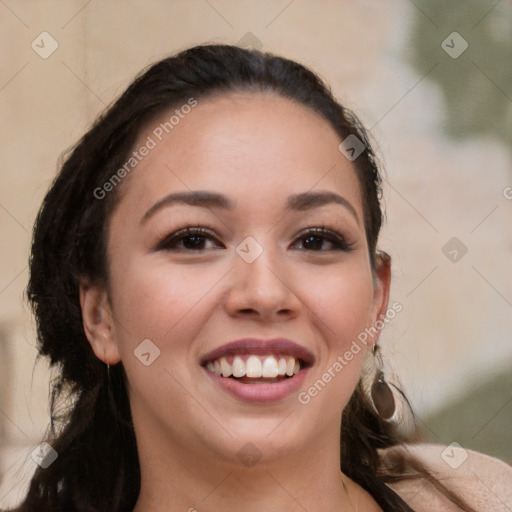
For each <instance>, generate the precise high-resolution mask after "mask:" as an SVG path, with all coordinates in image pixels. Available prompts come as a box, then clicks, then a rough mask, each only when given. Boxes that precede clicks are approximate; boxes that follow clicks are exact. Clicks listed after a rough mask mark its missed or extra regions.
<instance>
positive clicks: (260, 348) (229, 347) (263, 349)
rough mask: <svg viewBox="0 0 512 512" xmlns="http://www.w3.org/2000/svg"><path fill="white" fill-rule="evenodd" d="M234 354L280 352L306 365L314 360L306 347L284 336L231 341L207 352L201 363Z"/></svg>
mask: <svg viewBox="0 0 512 512" xmlns="http://www.w3.org/2000/svg"><path fill="white" fill-rule="evenodd" d="M236 354H255V355H267V354H276V355H279V354H282V355H288V356H293V357H295V358H296V359H301V360H302V361H304V363H306V364H307V365H308V366H310V365H312V364H313V363H314V361H315V357H314V356H313V354H312V353H311V352H310V351H309V350H308V349H307V348H306V347H303V346H302V345H299V344H298V343H295V342H294V341H291V340H288V339H286V338H274V339H271V340H262V339H257V338H244V339H241V340H236V341H231V342H229V343H226V344H225V345H222V346H220V347H217V348H216V349H214V350H212V351H210V352H208V353H207V354H205V355H204V356H202V357H201V365H205V364H206V363H207V362H208V361H213V360H215V359H220V358H221V357H225V356H229V355H236Z"/></svg>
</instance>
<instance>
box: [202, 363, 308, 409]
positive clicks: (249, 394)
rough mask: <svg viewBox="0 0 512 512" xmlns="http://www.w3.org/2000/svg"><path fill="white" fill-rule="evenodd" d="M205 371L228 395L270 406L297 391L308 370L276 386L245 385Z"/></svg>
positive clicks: (275, 384)
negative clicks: (271, 403)
mask: <svg viewBox="0 0 512 512" xmlns="http://www.w3.org/2000/svg"><path fill="white" fill-rule="evenodd" d="M204 371H205V372H206V373H207V374H208V375H209V376H210V378H211V379H212V380H213V382H215V383H216V384H217V385H218V386H220V387H221V388H222V389H223V390H224V391H225V392H226V393H228V394H230V395H231V396H233V397H235V398H237V399H239V400H242V401H244V402H251V403H261V404H268V403H270V402H279V401H280V400H283V399H284V398H286V397H287V396H289V395H291V394H292V393H293V392H294V391H297V390H298V389H299V387H300V386H301V384H302V383H303V382H304V379H305V377H306V373H307V372H308V368H304V369H302V370H301V371H300V372H299V373H297V374H296V375H294V376H293V377H289V378H287V379H286V380H282V381H280V382H275V383H274V384H243V383H242V382H239V381H237V380H235V379H232V378H230V377H221V376H220V375H217V374H216V373H213V372H211V371H210V370H208V369H206V368H204Z"/></svg>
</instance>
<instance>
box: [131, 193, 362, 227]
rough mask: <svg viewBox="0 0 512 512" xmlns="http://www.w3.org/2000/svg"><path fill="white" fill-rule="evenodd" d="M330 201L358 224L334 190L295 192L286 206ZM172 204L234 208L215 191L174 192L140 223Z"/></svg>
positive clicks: (313, 205)
mask: <svg viewBox="0 0 512 512" xmlns="http://www.w3.org/2000/svg"><path fill="white" fill-rule="evenodd" d="M332 203H334V204H339V205H341V206H344V207H345V208H346V209H347V210H348V211H349V212H350V213H351V214H352V215H353V216H354V218H355V219H356V221H357V223H358V224H359V216H358V215H357V211H356V209H355V208H354V207H353V206H352V204H351V203H350V202H349V201H348V200H347V199H345V198H344V197H343V196H340V195H339V194H336V193H334V192H303V193H301V194H295V195H292V196H290V197H289V198H288V200H287V202H286V207H287V208H288V209H290V210H296V211H305V210H311V209H313V208H319V207H321V206H325V205H327V204H332ZM174 204H187V205H190V206H197V207H200V208H208V209H209V208H221V209H224V210H233V209H234V208H235V202H234V201H232V200H231V199H229V198H228V197H226V196H224V195H222V194H219V193H217V192H209V191H203V190H194V191H191V192H175V193H172V194H169V195H167V196H165V197H163V198H162V199H159V200H158V201H157V202H156V203H155V204H154V205H153V206H151V208H149V210H147V211H146V213H145V214H144V215H143V216H142V218H141V220H140V223H141V224H143V223H145V222H146V221H147V220H148V219H149V218H150V217H152V216H153V215H154V214H155V213H156V212H157V211H159V210H161V209H162V208H165V207H168V206H171V205H174Z"/></svg>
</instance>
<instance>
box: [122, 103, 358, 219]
mask: <svg viewBox="0 0 512 512" xmlns="http://www.w3.org/2000/svg"><path fill="white" fill-rule="evenodd" d="M196 101H197V104H196V105H195V106H194V107H193V108H187V109H185V108H184V109H182V110H181V109H180V107H179V106H178V107H173V108H172V109H170V110H168V111H165V112H163V113H162V114H161V115H160V116H158V117H156V118H155V119H154V120H152V121H151V122H150V123H149V124H148V125H147V126H146V127H145V128H144V130H143V131H142V132H141V134H140V136H139V137H138V140H137V142H136V144H135V149H137V148H139V147H142V146H143V145H145V144H147V145H148V146H149V145H151V146H152V148H151V150H150V151H148V152H147V154H146V156H145V157H144V158H142V159H141V161H140V162H139V163H138V164H137V166H136V167H135V168H134V170H133V171H132V173H131V174H130V176H129V179H127V180H126V181H127V182H126V183H124V184H123V185H124V186H123V188H126V190H124V191H123V196H125V199H130V202H131V203H132V205H135V204H138V205H144V206H148V207H149V206H151V205H150V204H148V203H149V202H150V201H155V200H157V199H158V198H159V197H161V196H163V195H165V194H166V193H169V192H172V191H176V190H180V191H190V190H191V189H192V190H222V191H223V193H225V194H226V195H228V196H233V197H239V198H240V199H241V202H239V201H237V204H244V202H247V201H252V202H255V201H257V202H259V205H260V206H261V207H263V206H267V207H268V206H269V205H270V204H278V203H277V202H276V201H278V198H279V196H280V195H286V196H288V195H290V194H292V193H303V192H306V191H308V190H313V189H322V190H333V191H336V192H338V193H342V194H343V195H345V196H350V197H351V200H352V201H353V202H354V203H355V204H354V207H356V209H357V210H358V211H360V210H361V209H362V205H361V204H360V202H361V200H360V192H359V184H358V180H357V176H356V173H355V170H354V167H353V164H352V163H351V162H350V161H348V160H347V159H346V158H345V157H344V156H343V155H342V154H341V153H340V151H339V150H338V146H339V144H340V142H341V140H340V137H339V136H338V135H337V133H336V132H335V131H334V129H333V128H332V127H331V126H330V124H329V123H328V122H327V121H326V120H325V119H324V118H323V117H321V116H320V115H319V114H317V113H316V112H314V111H313V110H311V109H310V108H308V107H306V106H304V105H300V104H298V103H296V102H294V101H292V100H289V99H286V98H283V97H281V96H278V95H276V94H275V93H228V94H222V95H217V96H214V97H209V98H206V99H203V100H201V99H198V100H196ZM270 199H272V202H269V201H270ZM121 202H124V200H122V201H121Z"/></svg>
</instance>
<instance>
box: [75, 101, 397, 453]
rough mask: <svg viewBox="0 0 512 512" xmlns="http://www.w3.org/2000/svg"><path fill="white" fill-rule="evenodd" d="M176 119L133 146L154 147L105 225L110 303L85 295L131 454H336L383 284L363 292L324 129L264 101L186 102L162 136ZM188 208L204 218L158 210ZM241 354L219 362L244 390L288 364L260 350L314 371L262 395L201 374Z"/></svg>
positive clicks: (342, 168)
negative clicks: (322, 448) (121, 387)
mask: <svg viewBox="0 0 512 512" xmlns="http://www.w3.org/2000/svg"><path fill="white" fill-rule="evenodd" d="M184 110H187V111H188V109H184ZM173 113H174V110H173V111H172V112H166V113H165V114H164V115H162V116H161V118H159V119H157V120H156V121H154V123H152V124H151V125H150V126H148V128H147V130H146V131H144V133H142V134H141V135H140V137H139V140H138V142H137V143H136V145H135V150H138V149H139V148H141V147H142V146H144V145H146V146H147V147H149V146H153V144H152V143H151V142H149V141H150V139H151V140H152V141H153V142H154V143H155V147H151V148H150V149H149V150H148V151H140V152H139V156H141V154H142V153H143V152H144V153H147V154H146V156H144V157H141V158H140V162H139V163H138V164H137V166H136V167H135V169H134V170H132V171H131V172H130V174H129V176H127V177H126V178H125V182H124V183H122V185H121V186H122V190H121V192H122V193H121V199H120V202H119V204H118V206H117V207H116V209H115V211H114V213H113V215H112V217H111V221H110V229H109V236H108V255H109V262H110V263H109V264H110V268H109V270H110V283H109V284H110V286H109V288H110V289H109V295H106V292H103V291H101V290H98V289H94V288H89V289H88V290H85V289H84V290H82V307H83V310H84V321H85V325H86V332H87V334H88V337H89V340H90V341H91V344H92V346H93V349H94V350H95V353H96V355H97V356H98V357H100V358H101V359H102V360H104V361H105V362H109V363H110V364H115V363H116V362H118V361H122V363H123V366H124V368H125V370H126V374H127V378H128V383H127V385H128V392H129V397H130V403H131V407H132V414H133V418H134V424H135V429H136V433H137V440H138V444H139V449H140V448H147V449H148V450H151V447H153V449H154V450H161V451H165V450H170V451H171V452H174V455H176V453H178V452H179V451H180V450H182V449H185V448H186V451H187V453H188V454H189V455H190V453H194V450H196V453H197V454H204V453H205V450H206V451H207V452H208V453H209V452H214V453H215V454H216V457H217V459H218V460H221V459H226V460H228V459H229V460H230V461H233V460H235V461H236V460H237V459H236V456H237V453H238V454H239V457H240V453H243V452H240V450H241V448H242V447H243V446H244V445H246V443H249V442H250V443H252V445H251V447H250V448H247V446H246V448H245V450H246V451H247V450H249V451H251V450H257V451H258V453H260V454H262V457H263V459H264V460H265V459H268V460H270V459H271V458H272V457H275V456H278V455H279V454H282V453H283V452H286V451H287V450H288V452H287V453H292V452H293V451H294V450H295V451H296V450H304V449H306V448H307V449H315V447H316V448H318V446H319V444H322V443H325V441H326V440H327V439H333V436H334V439H337V438H338V436H339V422H340V415H341V412H342V410H343V407H344V406H345V405H346V403H347V401H348V399H349V397H350V395H351V393H352V391H353V389H354V387H355V385H356V383H357V381H358V378H359V375H360V371H361V365H362V361H363V356H364V353H365V348H366V347H365V346H364V344H363V343H362V342H360V341H357V337H358V335H360V334H361V333H362V332H364V331H365V329H366V328H368V327H371V326H373V325H374V324H375V322H376V320H377V319H378V317H379V314H381V313H383V312H384V310H385V307H386V302H387V290H388V286H389V282H388V277H389V276H388V269H387V268H383V269H377V271H376V272H377V275H376V276H375V277H376V281H375V283H374V282H373V281H372V271H371V267H370V262H369V255H368V246H367V241H366V236H365V227H364V223H363V205H362V198H361V192H360V187H359V184H358V180H357V177H356V174H355V171H354V167H353V164H352V163H351V162H350V161H349V160H347V159H346V158H345V157H344V156H343V154H342V153H341V152H340V151H339V149H338V146H339V144H340V142H341V140H340V139H339V137H338V136H337V134H336V133H335V132H334V131H333V129H332V128H331V127H330V126H329V124H328V123H327V122H326V121H325V120H323V119H322V118H321V117H319V116H318V115H317V114H315V113H314V112H312V111H311V110H309V109H307V108H306V107H304V106H302V105H298V104H296V103H294V102H291V101H289V100H287V99H283V98H281V97H278V96H276V95H274V94H269V95H263V94H249V93H247V94H235V93H232V94H228V95H223V96H220V97H216V98H211V99H206V100H199V101H198V102H197V106H195V107H194V108H192V109H190V112H189V113H187V114H186V115H185V114H182V116H180V118H179V122H178V123H176V124H173V125H172V129H169V126H170V125H167V130H168V132H169V133H166V132H165V130H163V128H162V125H161V123H165V122H166V121H168V120H169V118H170V117H171V116H172V115H173ZM174 121H176V120H174ZM158 128H160V129H159V130H158ZM155 134H160V135H159V137H157V136H156V135H155ZM148 137H149V138H150V139H148ZM159 138H161V140H159ZM118 186H119V185H118ZM198 191H200V192H202V193H209V194H212V195H214V196H215V197H214V199H215V200H213V199H212V200H211V201H206V200H204V201H200V200H198V199H196V200H195V201H194V200H192V199H189V200H187V201H173V200H172V195H173V194H177V193H179V194H182V195H183V197H189V195H191V194H192V193H193V192H198ZM327 194H329V195H327ZM221 196H222V197H221ZM219 198H221V199H219ZM332 198H336V200H332ZM186 227H191V228H192V232H190V233H186V232H185V233H184V232H181V234H179V232H180V231H182V230H183V229H184V228H186ZM323 228H325V230H326V233H320V232H319V230H321V229H323ZM197 229H200V230H203V232H200V233H197ZM175 234H176V236H174V235H175ZM88 299H92V300H88ZM95 302H99V303H100V304H101V307H100V308H97V310H96V311H95V312H94V314H93V313H91V314H89V312H90V311H93V309H94V308H93V306H92V305H93V304H94V303H95ZM89 306H90V307H89ZM110 319H113V320H112V322H111V320H110ZM247 338H256V339H258V340H260V343H259V345H258V346H247V345H243V344H242V346H241V347H240V346H239V347H238V351H237V352H236V353H235V351H227V352H226V351H225V350H223V349H221V351H220V352H218V353H217V356H220V355H222V353H225V354H226V361H225V362H222V364H223V366H221V368H222V369H226V368H228V367H229V368H230V371H234V372H235V373H237V372H241V373H243V372H244V371H245V372H255V373H254V375H258V371H260V369H259V366H258V361H256V359H258V360H259V362H260V363H261V366H262V367H263V368H264V367H266V368H267V371H268V372H270V373H272V371H274V370H273V369H274V368H275V367H276V366H277V368H278V371H279V370H281V373H283V372H282V370H283V369H284V368H285V366H284V364H285V363H280V362H279V359H284V361H285V362H286V363H287V364H289V362H290V357H291V356H294V355H295V356H296V358H297V359H298V358H299V353H298V352H294V349H293V348H291V347H290V346H288V345H286V344H282V343H278V345H279V346H272V347H270V348H268V349H267V343H268V342H271V341H272V340H276V339H277V338H280V339H281V338H286V339H288V340H291V341H292V342H294V343H296V344H297V345H299V346H301V347H302V348H304V349H306V350H307V351H309V356H310V357H311V358H312V359H311V360H310V361H309V363H310V365H309V366H308V367H306V368H303V369H301V370H300V371H299V373H298V374H296V375H295V376H293V377H289V376H284V377H283V376H281V377H278V378H277V379H275V380H274V381H269V380H263V379H261V378H259V379H258V378H256V377H251V378H245V379H238V378H235V377H233V376H231V377H224V376H222V375H218V374H216V373H214V372H212V370H213V371H215V368H217V371H218V368H219V366H220V360H219V358H218V357H217V356H215V357H214V358H212V357H210V358H209V360H208V361H205V357H207V358H208V354H209V353H212V351H214V350H216V349H219V348H220V347H223V346H224V345H226V344H228V343H230V342H233V341H236V340H241V339H247ZM354 341H356V344H354ZM373 341H374V340H373ZM370 343H372V340H371V338H368V344H370ZM357 347H359V350H357ZM347 352H350V354H351V355H350V354H347ZM272 355H274V356H275V361H276V363H277V364H274V362H273V361H272V359H270V360H269V361H267V359H269V358H267V357H266V356H272ZM235 356H237V357H238V358H239V359H237V360H235ZM251 356H253V357H252V359H251V362H250V364H249V363H248V359H249V358H250V357H251ZM304 358H305V359H307V358H308V356H304ZM213 359H217V363H215V362H214V360H213ZM240 360H241V361H242V364H240ZM208 362H209V363H211V364H207V363H208ZM230 362H231V363H233V364H234V366H231V365H230ZM336 362H337V363H338V364H336ZM226 364H227V365H228V366H226ZM237 365H238V366H237ZM340 366H341V369H340ZM235 367H237V369H236V370H235ZM292 367H293V364H292ZM248 368H250V369H248ZM226 372H227V373H229V371H228V370H227V369H226ZM237 374H238V373H237ZM267 375H268V374H267ZM329 376H330V378H329ZM319 380H320V381H321V382H320V383H319ZM257 382H259V383H257ZM262 382H275V383H272V384H268V383H265V384H262ZM315 383H316V387H315ZM312 388H314V389H313V390H312ZM315 389H316V392H315ZM326 436H327V437H326ZM156 446H159V448H158V449H157V448H155V447H156ZM249 455H250V454H249Z"/></svg>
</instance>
